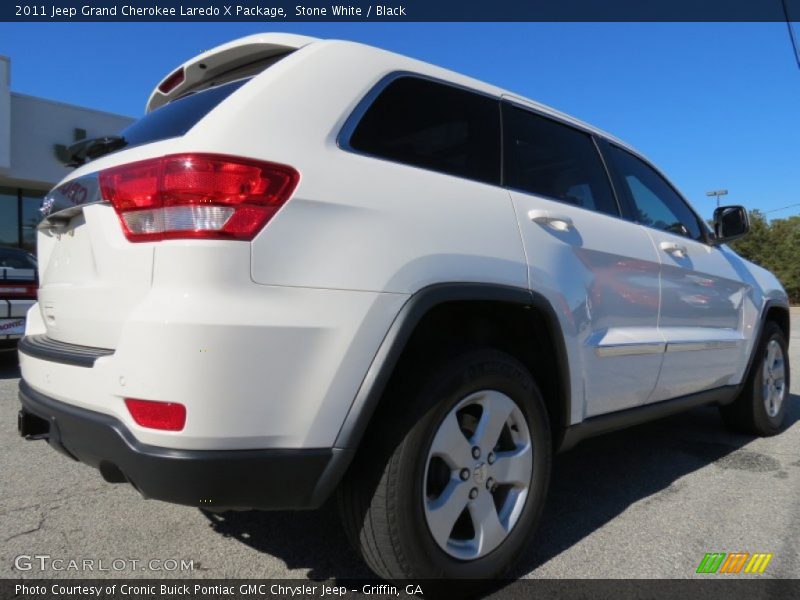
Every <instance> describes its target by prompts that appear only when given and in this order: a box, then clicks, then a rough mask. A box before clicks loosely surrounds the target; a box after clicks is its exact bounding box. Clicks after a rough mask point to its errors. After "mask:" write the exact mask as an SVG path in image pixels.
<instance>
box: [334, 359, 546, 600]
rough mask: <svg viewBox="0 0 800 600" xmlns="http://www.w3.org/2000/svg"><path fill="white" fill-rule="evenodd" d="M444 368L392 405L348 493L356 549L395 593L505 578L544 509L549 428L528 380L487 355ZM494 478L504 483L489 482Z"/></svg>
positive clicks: (376, 426) (344, 490) (364, 450)
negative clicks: (398, 587) (397, 585)
mask: <svg viewBox="0 0 800 600" xmlns="http://www.w3.org/2000/svg"><path fill="white" fill-rule="evenodd" d="M437 367H438V368H436V369H435V371H434V372H433V373H431V374H430V375H428V376H421V377H416V378H410V379H411V380H410V381H408V380H409V378H408V377H404V378H402V379H405V380H406V381H408V383H407V384H406V385H403V386H402V387H399V386H395V387H396V388H397V389H394V390H393V391H392V392H391V393H390V394H388V395H387V397H385V398H384V400H383V402H382V403H381V407H382V410H381V412H380V414H378V415H376V417H375V419H373V423H372V424H371V426H370V430H369V431H368V433H367V436H366V439H365V441H364V443H362V446H361V448H360V450H359V453H358V455H357V457H356V459H355V461H354V464H353V465H352V467H351V469H350V470H349V472H348V475H347V476H346V478H345V480H344V481H343V482H342V485H341V486H340V488H339V493H338V498H339V508H340V512H341V516H342V521H343V524H344V527H345V530H346V531H347V535H348V537H349V539H350V541H351V543H352V544H353V545H354V546H355V548H356V550H357V551H358V552H359V553H360V554H361V556H362V557H363V559H364V561H365V562H366V563H367V565H368V566H369V567H370V568H371V569H372V570H373V571H374V572H375V574H376V575H378V576H379V577H382V578H384V579H387V580H390V581H399V580H404V579H415V580H416V579H434V578H436V579H461V578H469V579H472V580H474V579H489V578H496V577H499V576H501V575H502V574H503V573H504V572H506V571H507V570H508V569H509V568H510V567H511V566H512V565H513V564H514V563H515V562H516V560H517V558H518V557H519V555H520V553H521V551H522V550H523V549H524V546H525V544H526V542H527V541H528V539H529V537H530V535H531V534H532V532H533V531H534V530H535V528H536V526H537V525H538V522H539V520H540V518H541V514H542V509H543V508H544V503H545V496H546V493H547V487H548V483H549V479H550V468H551V462H552V447H551V441H550V426H549V421H548V417H547V412H546V409H545V405H544V402H543V400H542V396H541V394H540V392H539V389H538V388H537V386H536V384H535V382H534V380H533V378H532V377H531V375H530V373H528V371H527V370H526V369H525V367H524V366H523V365H522V364H521V363H520V362H519V361H517V360H516V359H514V358H513V357H511V356H509V355H507V354H504V353H501V352H498V351H495V350H489V349H486V350H476V351H469V352H465V353H463V354H461V355H459V356H457V357H455V358H452V359H449V360H446V361H443V362H441V363H438V365H437ZM509 402H510V404H509ZM476 407H477V408H476ZM505 411H509V412H508V418H507V419H506V420H505V421H504V420H503V415H504V414H505ZM484 416H485V417H486V419H485V420H484V419H483V417H484ZM489 416H492V417H493V418H492V419H489V418H488V417H489ZM476 423H477V425H476ZM500 423H502V425H498V424H500ZM454 424H456V425H459V426H460V427H464V428H465V430H466V432H467V433H464V430H461V429H460V427H455V428H454V427H453V425H454ZM497 430H499V431H501V433H500V435H499V436H498V444H497V445H496V446H494V447H493V448H492V449H491V450H490V449H489V448H488V447H487V448H481V449H480V450H481V454H480V456H479V457H478V458H473V452H475V451H474V446H475V445H480V444H483V445H485V446H486V445H487V444H491V442H489V441H488V440H490V439H492V438H493V436H494V432H495V431H497ZM448 434H450V437H448ZM459 435H460V436H462V438H463V440H464V441H465V442H466V443H465V444H462V443H461V441H460V440H459V438H458V436H459ZM468 435H470V436H471V441H468V439H467V436H468ZM434 444H435V445H434ZM526 447H527V450H525V448H526ZM442 449H444V450H445V451H446V452H445V453H444V454H442V455H439V452H440V451H441V450H442ZM465 452H466V454H465ZM490 452H491V453H492V457H494V461H493V462H492V464H491V465H490V464H489V461H490V456H489V453H490ZM526 456H528V458H529V459H530V460H529V461H528V459H527V458H525V457H526ZM504 461H505V462H504ZM511 461H515V462H513V465H512V462H511ZM461 462H463V463H464V464H460V463H461ZM454 463H459V464H457V465H456V464H454ZM526 469H527V470H526ZM526 473H527V475H526ZM493 474H494V475H496V476H497V478H498V481H494V479H492V481H489V478H490V477H491V476H492V475H493ZM467 475H468V478H467V479H466V481H464V477H465V476H467ZM500 479H504V480H506V482H505V483H500V481H499V480H500ZM512 480H513V483H509V482H511V481H512ZM526 485H527V492H525V491H524V488H525V486H526ZM473 490H477V492H473ZM472 493H476V494H477V495H476V496H474V498H473V497H472V496H470V494H472ZM460 502H464V504H465V509H464V511H463V512H461V513H459V512H458V507H459V506H460ZM498 506H500V513H501V514H499V516H498V521H497V522H495V521H494V519H493V518H492V516H491V514H492V510H494V514H495V515H498V512H497V511H498V509H497V507H498ZM445 508H446V509H447V510H446V511H445V510H444V509H445ZM440 510H442V512H437V511H440ZM456 514H460V515H461V516H460V517H459V518H458V519H457V520H456V522H455V524H454V527H453V528H452V529H451V530H449V533H448V527H449V522H450V521H451V520H452V518H453V515H456ZM442 515H444V517H443V516H442ZM484 516H485V518H484ZM481 519H482V520H481ZM468 521H469V523H471V527H472V539H470V524H469V523H468ZM476 522H477V523H479V526H478V527H476V525H475V523H476ZM497 523H499V524H500V527H501V529H500V530H498V529H497ZM434 529H435V530H436V531H437V535H438V538H436V537H434V533H433V531H434ZM437 539H438V540H439V541H437ZM451 590H452V588H451Z"/></svg>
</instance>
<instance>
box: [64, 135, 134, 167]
mask: <svg viewBox="0 0 800 600" xmlns="http://www.w3.org/2000/svg"><path fill="white" fill-rule="evenodd" d="M127 145H128V141H127V140H126V139H125V138H124V137H122V136H121V135H107V136H104V137H99V138H92V139H90V140H81V141H80V142H76V143H75V144H72V145H71V146H70V147H69V148H67V153H68V155H69V162H68V163H67V166H68V167H79V166H81V165H82V164H85V163H87V162H89V161H90V160H93V159H95V158H98V157H99V156H103V155H104V154H109V153H110V152H114V150H119V149H120V148H124V147H125V146H127Z"/></svg>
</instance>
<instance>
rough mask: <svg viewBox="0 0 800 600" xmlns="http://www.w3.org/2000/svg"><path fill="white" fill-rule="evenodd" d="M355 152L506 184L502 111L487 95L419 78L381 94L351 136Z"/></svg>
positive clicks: (402, 79) (405, 79) (392, 85)
mask: <svg viewBox="0 0 800 600" xmlns="http://www.w3.org/2000/svg"><path fill="white" fill-rule="evenodd" d="M349 145H350V147H351V148H353V149H354V150H357V151H359V152H364V153H366V154H370V155H373V156H377V157H380V158H384V159H388V160H393V161H396V162H400V163H404V164H407V165H412V166H415V167H422V168H423V169H430V170H432V171H438V172H440V173H446V174H448V175H456V176H458V177H465V178H467V179H474V180H477V181H482V182H485V183H491V184H495V185H497V184H499V183H500V107H499V102H498V101H497V100H494V99H492V98H489V97H487V96H483V95H481V94H477V93H474V92H470V91H467V90H463V89H460V88H456V87H453V86H449V85H444V84H441V83H437V82H435V81H430V80H427V79H420V78H416V77H400V78H398V79H395V80H394V81H392V82H391V83H390V84H389V85H387V86H386V88H384V89H383V91H381V93H380V94H379V95H378V97H377V98H376V99H375V101H374V102H373V103H372V105H371V106H370V107H369V108H368V109H367V111H366V112H365V113H364V115H363V117H362V118H361V120H360V121H359V123H358V125H357V126H356V128H355V129H354V131H353V134H352V135H351V136H350V140H349Z"/></svg>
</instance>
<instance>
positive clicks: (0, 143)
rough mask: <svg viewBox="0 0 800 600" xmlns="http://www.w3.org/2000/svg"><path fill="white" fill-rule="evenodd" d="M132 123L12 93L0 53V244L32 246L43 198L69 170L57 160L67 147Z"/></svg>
mask: <svg viewBox="0 0 800 600" xmlns="http://www.w3.org/2000/svg"><path fill="white" fill-rule="evenodd" d="M132 121H133V119H131V118H129V117H124V116H122V115H115V114H112V113H108V112H103V111H99V110H93V109H90V108H84V107H81V106H75V105H72V104H64V103H63V102H56V101H53V100H47V99H44V98H36V97H34V96H27V95H25V94H18V93H16V92H12V91H11V60H10V59H9V58H6V57H4V56H0V246H15V247H23V248H27V249H28V250H33V249H34V244H35V239H36V236H35V226H36V223H37V222H38V220H39V217H40V214H39V205H40V203H41V199H42V196H44V194H45V192H47V191H48V190H49V189H50V188H51V187H52V186H53V184H54V183H56V182H57V181H59V180H60V179H61V178H62V177H64V176H65V175H66V174H67V173H69V171H70V168H69V167H66V166H64V164H63V163H62V159H63V152H64V150H65V147H66V146H69V145H70V144H73V143H74V142H76V141H77V140H79V139H82V138H83V137H86V138H93V137H99V136H103V135H110V134H115V133H117V132H119V131H120V130H121V129H123V128H124V127H126V126H127V125H128V124H130V123H131V122H132ZM59 155H61V157H62V159H59Z"/></svg>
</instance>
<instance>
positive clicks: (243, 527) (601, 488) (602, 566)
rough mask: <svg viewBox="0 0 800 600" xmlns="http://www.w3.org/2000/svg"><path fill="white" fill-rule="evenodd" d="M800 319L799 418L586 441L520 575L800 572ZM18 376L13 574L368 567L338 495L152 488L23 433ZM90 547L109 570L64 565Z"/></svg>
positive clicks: (9, 455)
mask: <svg viewBox="0 0 800 600" xmlns="http://www.w3.org/2000/svg"><path fill="white" fill-rule="evenodd" d="M792 320H793V330H792V336H791V343H790V345H791V348H790V354H791V362H792V366H793V370H794V374H795V378H794V381H793V382H792V387H791V392H792V394H791V397H790V402H791V405H790V410H789V418H788V422H789V425H788V427H787V429H786V431H784V432H783V433H781V434H780V435H778V436H775V437H772V438H763V439H754V438H752V437H748V436H742V435H736V434H732V433H730V432H728V431H726V430H725V428H724V427H723V426H722V423H721V421H720V418H719V414H718V411H717V410H716V409H715V408H711V407H709V408H700V409H696V410H693V411H691V412H688V413H685V414H682V415H678V416H675V417H671V418H668V419H664V420H661V421H658V422H655V423H650V424H647V425H642V426H639V427H635V428H632V429H628V430H626V431H622V432H619V433H614V434H610V435H607V436H604V437H601V438H596V439H593V440H588V441H586V442H584V443H582V444H580V445H579V446H578V447H577V448H575V449H574V450H572V451H570V452H568V453H565V454H562V455H560V456H558V457H557V458H556V463H555V468H554V471H553V483H552V487H551V493H550V497H549V500H548V506H547V509H546V511H545V516H544V520H543V524H542V526H541V528H540V529H539V532H538V534H537V535H536V537H535V538H534V539H533V540H532V541H531V543H530V545H529V548H528V549H527V551H526V553H525V555H524V557H523V560H522V561H521V563H520V565H519V566H518V568H517V570H516V575H517V576H521V577H545V578H549V577H554V578H590V577H591V578H629V577H631V578H683V577H693V576H695V570H696V568H697V566H698V564H699V563H700V560H701V559H702V558H703V556H704V554H705V553H706V552H738V551H741V552H751V553H754V552H769V553H772V554H773V555H774V556H773V558H772V561H771V562H770V563H769V566H768V568H767V570H766V572H765V574H764V575H763V577H797V576H798V574H800V518H798V517H799V516H800V310H798V309H793V311H792ZM18 378H19V372H18V370H17V368H16V366H14V365H13V364H11V363H10V362H8V361H6V363H5V364H4V365H2V366H0V456H2V460H1V462H0V465H1V466H2V468H0V490H2V492H1V493H0V542H2V544H1V545H2V550H0V577H54V576H57V577H93V576H104V577H105V576H109V577H113V576H118V577H209V578H232V577H286V578H312V579H352V578H360V577H369V573H368V572H367V570H366V568H365V567H363V566H362V565H361V563H360V561H359V560H358V558H357V557H356V555H355V554H354V553H353V551H352V550H351V549H350V548H349V546H348V544H347V542H346V540H345V537H344V533H343V531H342V530H341V527H340V526H339V523H338V519H337V516H336V511H335V509H334V507H333V506H326V507H325V508H324V509H322V510H320V511H316V512H296V513H292V512H278V513H262V512H238V513H223V514H212V513H205V512H203V511H200V510H198V509H194V508H188V507H179V506H172V505H169V504H164V503H161V502H157V501H153V500H143V499H142V498H141V497H140V496H139V494H138V493H137V492H136V491H135V490H134V489H133V488H132V487H130V486H128V485H111V484H107V483H105V482H104V481H103V480H102V479H101V477H100V475H99V473H98V472H97V471H95V470H93V469H91V468H89V467H86V466H83V465H81V464H78V463H74V462H71V461H69V460H68V459H66V458H64V457H63V456H60V455H58V454H56V453H55V452H53V451H52V450H51V449H50V448H49V447H48V446H47V444H45V443H44V442H26V441H24V440H22V439H21V438H19V437H18V436H17V432H16V415H17V410H18V401H17V384H18V381H19V379H18ZM34 555H46V556H49V557H50V558H49V559H44V562H45V563H46V564H47V565H48V566H47V568H45V569H44V570H40V568H39V566H40V564H41V562H42V559H37V560H33V561H28V560H27V559H24V558H23V559H21V562H20V559H17V557H19V556H34ZM84 559H89V560H92V561H94V562H93V563H92V564H93V565H94V568H95V569H98V568H101V567H103V568H105V569H108V570H105V571H102V572H98V571H95V572H94V573H93V572H90V571H80V570H67V568H68V565H69V563H68V562H64V563H51V561H53V560H64V561H69V560H78V561H82V560H84ZM182 559H183V560H184V561H191V569H189V568H188V567H187V568H186V569H185V570H181V567H180V561H181V560H182ZM120 560H121V561H124V566H123V563H122V562H120ZM173 560H174V561H176V562H177V564H174V563H173V562H171V561H173ZM37 561H38V562H37ZM101 561H102V562H101ZM113 561H116V562H113ZM133 561H135V562H133ZM15 562H16V563H17V566H21V567H22V568H23V569H27V566H28V565H30V569H27V570H18V569H17V568H16V567H15ZM54 564H57V565H58V566H60V567H61V568H62V569H65V570H54V568H53V565H54ZM117 567H122V568H120V569H117Z"/></svg>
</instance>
